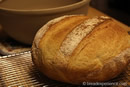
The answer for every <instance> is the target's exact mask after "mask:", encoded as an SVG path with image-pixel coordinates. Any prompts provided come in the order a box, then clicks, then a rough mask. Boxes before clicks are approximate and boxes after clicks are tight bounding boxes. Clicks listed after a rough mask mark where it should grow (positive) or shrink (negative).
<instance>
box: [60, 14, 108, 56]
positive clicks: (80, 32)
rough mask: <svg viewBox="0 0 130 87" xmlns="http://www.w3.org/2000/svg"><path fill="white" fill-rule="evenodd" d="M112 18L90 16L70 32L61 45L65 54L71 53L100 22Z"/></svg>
mask: <svg viewBox="0 0 130 87" xmlns="http://www.w3.org/2000/svg"><path fill="white" fill-rule="evenodd" d="M107 19H110V18H109V17H106V16H100V17H94V18H89V19H87V20H85V21H84V22H82V23H81V24H80V25H78V26H77V27H76V28H74V29H73V31H72V32H70V33H69V34H68V35H67V37H66V38H65V40H64V41H63V42H62V45H61V47H60V50H61V52H62V53H63V54H64V55H71V54H72V52H73V51H74V49H75V48H76V47H77V45H78V44H79V43H80V42H81V40H82V39H83V38H84V37H85V36H86V35H87V34H89V33H90V32H91V31H92V30H93V29H94V28H95V27H96V26H97V25H98V24H100V23H103V22H104V21H105V20H107Z"/></svg>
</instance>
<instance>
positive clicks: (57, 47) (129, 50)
mask: <svg viewBox="0 0 130 87" xmlns="http://www.w3.org/2000/svg"><path fill="white" fill-rule="evenodd" d="M32 60H33V62H34V64H35V65H36V66H37V68H38V69H39V70H40V71H41V72H42V73H44V74H45V75H46V76H48V77H49V78H52V79H54V80H58V81H62V82H66V83H71V84H81V83H82V82H100V81H107V80H110V79H112V78H114V77H116V76H117V75H119V74H120V73H121V72H122V71H123V70H124V69H125V68H126V66H127V65H128V63H129V62H130V36H129V35H128V33H127V32H126V31H125V30H124V29H122V28H121V27H120V26H119V25H117V24H116V22H114V20H112V19H111V18H109V17H106V16H99V17H92V18H89V17H87V16H85V15H68V16H62V17H59V18H56V19H53V20H51V21H49V22H48V23H47V24H46V25H44V26H43V27H42V28H41V29H40V30H39V31H38V32H37V34H36V36H35V38H34V41H33V45H32Z"/></svg>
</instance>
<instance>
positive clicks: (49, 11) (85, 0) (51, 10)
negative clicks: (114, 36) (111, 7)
mask: <svg viewBox="0 0 130 87" xmlns="http://www.w3.org/2000/svg"><path fill="white" fill-rule="evenodd" d="M89 2H90V0H81V1H79V2H76V3H73V4H70V5H66V6H60V7H55V8H47V9H33V10H18V9H9V8H3V7H0V11H4V12H8V13H15V14H52V13H59V12H65V11H70V10H73V9H77V8H80V7H81V6H84V5H85V4H86V3H89Z"/></svg>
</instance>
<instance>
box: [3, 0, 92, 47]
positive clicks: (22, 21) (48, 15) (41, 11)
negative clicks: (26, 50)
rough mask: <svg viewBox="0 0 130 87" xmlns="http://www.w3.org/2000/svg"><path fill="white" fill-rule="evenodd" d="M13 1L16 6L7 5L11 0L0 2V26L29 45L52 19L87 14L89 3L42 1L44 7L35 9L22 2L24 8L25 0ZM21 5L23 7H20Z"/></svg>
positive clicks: (58, 0)
mask: <svg viewBox="0 0 130 87" xmlns="http://www.w3.org/2000/svg"><path fill="white" fill-rule="evenodd" d="M8 1H10V2H8ZM12 1H13V0H12ZM14 1H15V2H16V1H17V3H15V4H16V6H15V5H13V4H12V6H10V4H9V5H8V3H11V0H3V2H0V24H1V25H2V28H3V29H4V30H5V32H7V34H8V35H9V36H11V37H12V38H14V39H15V40H17V41H20V42H22V43H25V44H31V43H32V41H33V38H34V36H35V33H36V32H37V30H38V29H40V28H41V27H42V26H43V25H44V24H45V23H47V22H48V21H49V20H51V19H53V18H56V17H59V16H62V15H70V14H87V11H88V6H89V2H90V0H42V1H45V2H43V3H42V4H43V5H46V6H43V8H42V5H41V6H39V7H37V8H35V7H36V6H35V7H33V6H32V7H31V5H28V4H29V2H24V4H25V3H26V4H25V6H24V4H23V3H22V2H23V1H25V0H14ZM20 1H21V2H20ZM26 1H28V0H26ZM31 1H33V0H30V3H31ZM34 1H35V0H34ZM36 1H38V0H36ZM39 1H40V0H39ZM18 2H19V3H18ZM66 2H67V3H66ZM4 3H5V4H4ZM6 3H7V4H6ZM12 3H14V2H12ZM20 3H21V4H20ZM33 3H36V2H33ZM47 3H48V5H50V7H49V6H48V5H47ZM57 3H58V4H57ZM22 4H23V7H20V6H22ZM29 6H30V7H29ZM47 6H48V7H47ZM51 6H52V7H51Z"/></svg>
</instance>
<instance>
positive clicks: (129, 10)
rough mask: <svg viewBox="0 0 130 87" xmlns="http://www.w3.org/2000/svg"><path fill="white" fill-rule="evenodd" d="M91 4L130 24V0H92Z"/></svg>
mask: <svg viewBox="0 0 130 87" xmlns="http://www.w3.org/2000/svg"><path fill="white" fill-rule="evenodd" d="M90 5H91V6H92V7H94V8H96V9H98V10H100V11H102V12H103V13H105V14H107V15H109V16H111V17H113V18H115V19H117V20H119V21H121V22H123V23H124V24H126V25H128V26H130V0H91V3H90Z"/></svg>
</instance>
